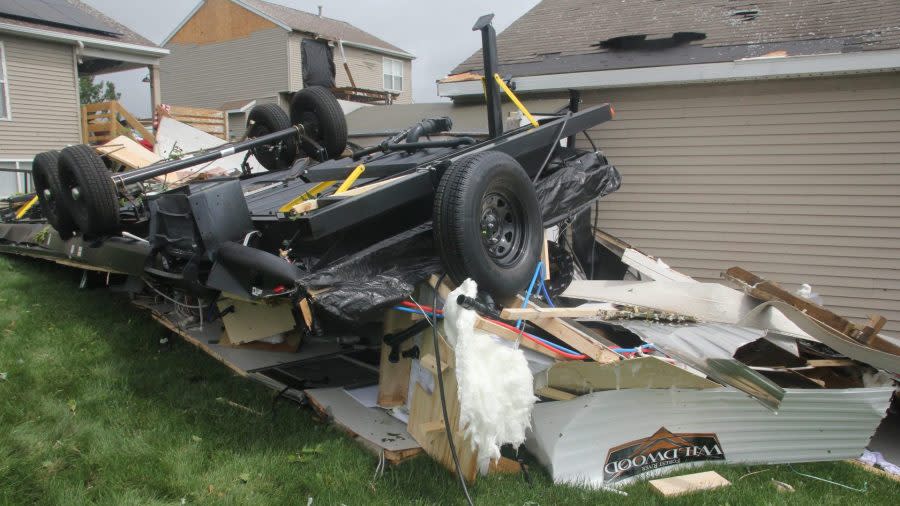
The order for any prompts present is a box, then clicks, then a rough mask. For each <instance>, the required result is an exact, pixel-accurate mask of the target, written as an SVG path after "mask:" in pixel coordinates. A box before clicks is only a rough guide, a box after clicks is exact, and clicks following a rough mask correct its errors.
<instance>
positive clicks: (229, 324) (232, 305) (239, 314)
mask: <svg viewBox="0 0 900 506" xmlns="http://www.w3.org/2000/svg"><path fill="white" fill-rule="evenodd" d="M217 306H218V308H219V314H222V315H224V316H222V323H223V324H224V325H225V330H226V331H227V332H228V340H229V341H230V342H231V344H243V343H249V342H253V341H259V340H261V339H266V338H270V337H275V336H282V337H283V335H284V334H285V333H286V332H290V331H291V330H293V329H294V327H295V326H296V322H295V321H294V314H293V312H292V311H291V306H290V305H288V304H267V303H250V302H244V301H240V300H236V299H221V300H219V302H218V303H217Z"/></svg>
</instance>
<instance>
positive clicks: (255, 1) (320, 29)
mask: <svg viewBox="0 0 900 506" xmlns="http://www.w3.org/2000/svg"><path fill="white" fill-rule="evenodd" d="M237 3H239V4H245V5H247V6H249V7H251V8H252V9H255V10H257V11H259V12H260V13H262V14H263V15H265V16H267V17H269V18H272V19H273V20H275V21H278V22H280V23H281V24H284V25H286V26H287V27H289V28H290V29H291V30H295V31H298V32H303V33H308V34H311V35H315V36H317V37H321V38H324V39H328V40H334V41H339V40H340V41H344V42H346V43H351V44H356V45H360V46H364V47H369V48H371V49H373V50H379V49H380V50H386V51H388V52H391V53H395V54H397V56H401V57H406V58H410V59H411V58H413V55H412V54H411V53H408V52H407V51H405V50H403V49H401V48H399V47H397V46H395V45H393V44H391V43H390V42H387V41H385V40H382V39H380V38H378V37H376V36H374V35H372V34H371V33H369V32H366V31H363V30H360V29H359V28H357V27H355V26H353V25H351V24H350V23H347V22H346V21H341V20H339V19H332V18H327V17H325V16H318V15H316V14H313V13H311V12H305V11H301V10H298V9H292V8H290V7H286V6H284V5H279V4H274V3H270V2H264V1H263V0H237Z"/></svg>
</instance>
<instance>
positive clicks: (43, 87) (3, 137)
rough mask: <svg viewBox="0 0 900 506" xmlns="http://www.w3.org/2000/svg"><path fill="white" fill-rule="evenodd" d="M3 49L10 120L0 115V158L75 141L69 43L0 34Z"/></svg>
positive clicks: (74, 94) (76, 128) (75, 110)
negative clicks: (2, 119) (0, 119)
mask: <svg viewBox="0 0 900 506" xmlns="http://www.w3.org/2000/svg"><path fill="white" fill-rule="evenodd" d="M0 41H2V42H3V45H4V48H5V51H6V71H7V72H6V73H7V78H8V80H9V85H8V86H9V106H10V107H9V108H10V111H11V114H12V121H0V158H6V159H13V158H15V159H18V158H33V157H34V155H36V154H37V153H40V152H41V151H47V150H50V149H60V148H63V147H65V146H66V145H67V144H78V143H79V142H81V135H80V133H79V132H80V130H79V129H80V126H79V125H80V123H81V108H80V105H79V103H78V85H77V78H76V75H75V59H74V56H73V53H72V46H68V45H65V44H57V43H53V42H43V41H39V40H32V39H22V38H16V37H14V36H11V35H4V36H3V37H0Z"/></svg>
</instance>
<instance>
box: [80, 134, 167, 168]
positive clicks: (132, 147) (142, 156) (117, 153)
mask: <svg viewBox="0 0 900 506" xmlns="http://www.w3.org/2000/svg"><path fill="white" fill-rule="evenodd" d="M94 149H96V150H97V152H99V153H100V154H101V155H106V156H108V157H110V158H112V159H113V160H115V161H117V162H119V163H121V164H123V165H125V166H126V167H129V168H132V169H139V168H141V167H146V166H148V165H151V164H154V163H156V162H158V161H160V160H162V158H160V156H159V155H157V154H156V153H154V152H153V151H150V150H149V149H147V148H145V147H144V146H142V145H140V144H138V143H137V142H135V141H134V140H133V139H132V138H131V137H127V136H125V135H120V136H118V137H116V138H115V139H113V140H111V141H109V142H107V143H105V144H103V145H102V146H96V147H95V148H94Z"/></svg>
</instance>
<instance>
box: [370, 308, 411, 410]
mask: <svg viewBox="0 0 900 506" xmlns="http://www.w3.org/2000/svg"><path fill="white" fill-rule="evenodd" d="M412 324H413V319H412V315H411V314H410V313H401V312H399V311H393V310H391V309H388V310H387V311H385V315H384V324H383V326H382V335H388V334H393V333H395V332H399V331H401V330H403V329H406V328H408V327H409V326H410V325H412ZM414 345H415V339H408V340H407V341H405V342H404V343H402V344H401V345H400V350H401V352H402V351H405V350H408V349H409V348H412V347H413V346H414ZM390 353H391V347H390V346H388V345H387V344H384V343H381V362H380V363H379V365H378V405H379V406H383V407H386V408H392V407H395V406H403V405H405V404H406V400H407V395H408V394H409V370H410V366H411V365H412V360H411V359H409V358H404V357H403V356H402V355H401V357H400V361H399V362H397V363H396V364H394V363H391V361H390V360H388V356H389V355H390Z"/></svg>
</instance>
